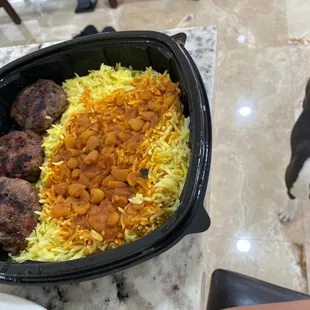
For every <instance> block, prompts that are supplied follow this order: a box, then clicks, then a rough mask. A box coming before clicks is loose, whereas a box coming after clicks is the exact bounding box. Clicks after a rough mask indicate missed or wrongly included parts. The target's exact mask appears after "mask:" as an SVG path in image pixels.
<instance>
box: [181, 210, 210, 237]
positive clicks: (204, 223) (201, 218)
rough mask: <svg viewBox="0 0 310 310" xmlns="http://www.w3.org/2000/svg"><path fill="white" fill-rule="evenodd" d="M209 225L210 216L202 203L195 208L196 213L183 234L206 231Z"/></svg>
mask: <svg viewBox="0 0 310 310" xmlns="http://www.w3.org/2000/svg"><path fill="white" fill-rule="evenodd" d="M210 225H211V220H210V217H209V215H208V213H207V211H206V209H205V207H204V205H203V204H202V205H201V206H199V207H198V208H197V211H196V214H195V215H194V218H193V219H192V222H191V223H190V225H189V226H188V228H187V229H186V230H185V235H189V234H196V233H201V232H204V231H206V230H207V229H208V228H209V227H210Z"/></svg>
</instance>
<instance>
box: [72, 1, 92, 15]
mask: <svg viewBox="0 0 310 310" xmlns="http://www.w3.org/2000/svg"><path fill="white" fill-rule="evenodd" d="M77 2H78V3H77V7H76V9H75V11H74V12H75V13H86V12H92V11H94V10H95V8H96V5H97V0H78V1H77Z"/></svg>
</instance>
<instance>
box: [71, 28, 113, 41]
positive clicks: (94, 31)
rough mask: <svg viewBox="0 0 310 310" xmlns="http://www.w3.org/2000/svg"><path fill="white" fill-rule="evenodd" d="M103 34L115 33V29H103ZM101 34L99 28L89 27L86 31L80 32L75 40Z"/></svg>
mask: <svg viewBox="0 0 310 310" xmlns="http://www.w3.org/2000/svg"><path fill="white" fill-rule="evenodd" d="M101 32H115V29H114V28H113V27H111V26H106V27H104V28H103V29H102V31H101ZM97 33H99V32H98V30H97V28H96V27H95V26H93V25H88V26H86V27H85V28H84V30H82V31H81V32H80V34H78V35H76V36H75V37H73V39H75V38H80V37H85V36H89V35H92V34H97Z"/></svg>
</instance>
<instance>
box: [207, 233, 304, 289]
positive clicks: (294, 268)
mask: <svg viewBox="0 0 310 310" xmlns="http://www.w3.org/2000/svg"><path fill="white" fill-rule="evenodd" d="M239 241H240V240H239V239H230V238H229V239H227V238H221V237H209V238H208V240H207V243H206V253H207V257H208V259H209V264H208V268H209V270H210V271H213V270H214V269H217V268H222V269H228V270H234V271H236V272H240V273H243V274H244V273H246V274H247V275H249V276H252V277H255V278H258V279H262V280H264V281H268V282H271V283H274V284H277V285H280V286H285V287H287V288H290V289H293V290H296V291H300V292H304V293H306V292H308V284H307V275H306V273H307V271H306V269H305V265H304V260H305V259H306V257H305V250H304V246H300V245H298V244H291V243H287V242H283V243H279V242H274V241H262V240H251V241H250V243H251V248H250V249H249V250H248V251H240V250H239V249H238V242H239ZM262 262H264V263H263V264H262Z"/></svg>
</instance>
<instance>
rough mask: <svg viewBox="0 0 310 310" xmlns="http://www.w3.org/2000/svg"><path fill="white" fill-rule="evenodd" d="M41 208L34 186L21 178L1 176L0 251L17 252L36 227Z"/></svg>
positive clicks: (24, 244)
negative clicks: (36, 212) (37, 212)
mask: <svg viewBox="0 0 310 310" xmlns="http://www.w3.org/2000/svg"><path fill="white" fill-rule="evenodd" d="M39 210H41V206H40V203H39V197H38V194H37V191H36V189H35V188H34V186H33V185H32V184H31V183H29V182H27V181H25V180H21V179H11V178H6V177H0V251H7V252H10V253H12V254H17V253H18V252H19V251H21V250H23V249H24V248H25V247H26V245H27V242H26V240H25V238H27V237H28V236H29V235H30V233H31V232H32V231H33V229H34V228H35V227H36V224H37V220H38V216H37V215H36V214H35V213H34V211H39Z"/></svg>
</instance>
